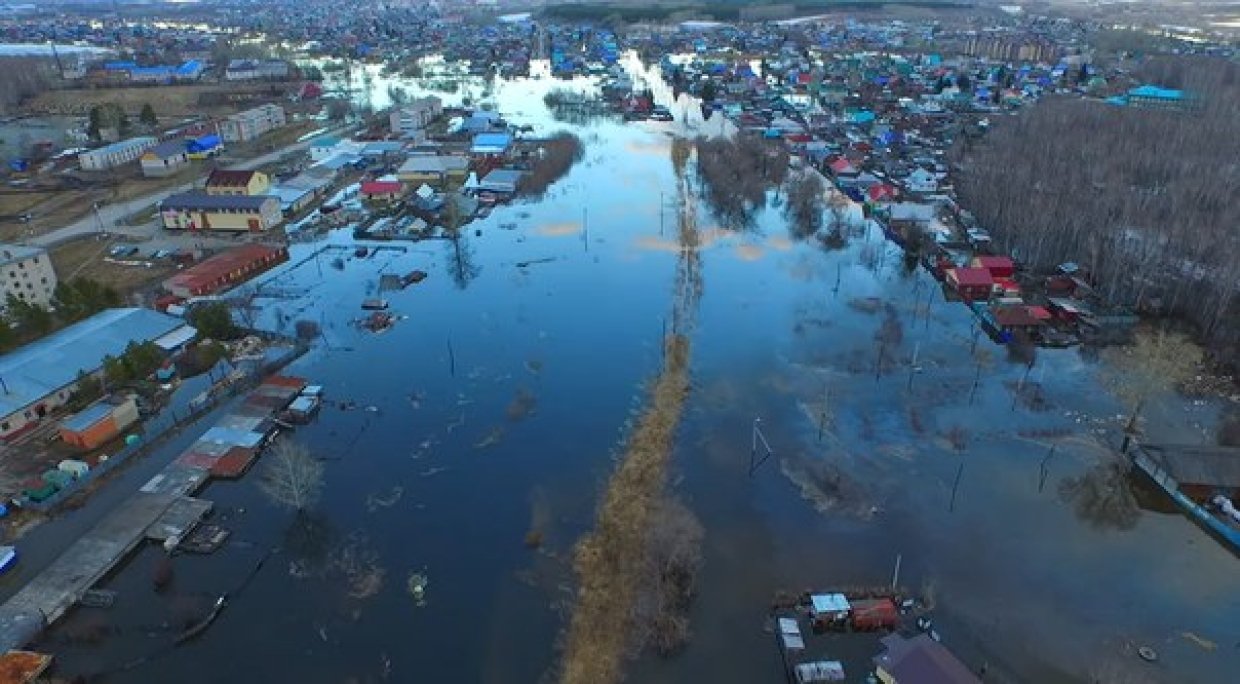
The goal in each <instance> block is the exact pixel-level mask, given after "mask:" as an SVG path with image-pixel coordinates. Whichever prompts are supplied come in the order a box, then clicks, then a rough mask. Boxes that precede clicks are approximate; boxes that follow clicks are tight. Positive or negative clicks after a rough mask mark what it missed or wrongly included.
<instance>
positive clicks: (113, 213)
mask: <svg viewBox="0 0 1240 684" xmlns="http://www.w3.org/2000/svg"><path fill="white" fill-rule="evenodd" d="M347 128H348V126H340V127H336V128H333V129H331V130H327V131H324V132H323V135H331V134H333V133H339V132H341V131H343V130H346V129H347ZM316 137H317V136H316ZM313 140H314V139H310V140H303V141H301V142H296V143H293V144H292V145H288V146H286V147H282V148H280V149H278V150H275V151H273V152H269V153H267V154H264V155H260V156H258V157H253V158H251V159H247V160H245V161H242V162H238V163H236V164H230V165H228V166H225V167H224V168H225V169H228V170H241V171H246V170H249V169H253V168H256V167H259V166H262V165H264V164H269V163H271V162H273V161H277V160H279V159H280V158H282V157H283V156H285V155H287V154H292V153H294V152H300V151H302V150H305V149H308V148H309V147H310V144H311V143H312V142H313ZM204 180H205V179H203V178H197V179H194V180H192V181H189V182H187V183H184V184H182V185H178V186H176V187H173V188H165V189H163V190H160V191H158V192H153V193H151V194H149V195H143V196H142V197H137V198H135V199H131V200H128V201H125V202H117V203H115V204H106V205H104V206H101V207H99V209H98V210H97V212H91V213H89V214H87V215H86V216H83V217H82V218H80V219H78V220H77V221H74V222H73V223H70V224H68V225H66V226H63V227H61V228H57V229H56V230H53V231H51V232H48V233H44V234H42V235H35V236H33V237H30V238H27V239H26V241H25V242H26V244H30V245H37V246H40V247H51V246H53V245H58V244H60V243H62V242H67V241H69V240H72V239H74V238H77V237H81V236H83V235H91V234H95V233H98V232H100V230H99V228H100V223H102V224H103V228H104V230H106V231H108V232H113V233H126V232H127V231H126V230H124V228H123V227H119V223H120V222H122V221H123V220H124V219H126V218H127V217H129V216H131V215H133V214H135V213H137V212H138V211H141V210H142V209H145V208H147V207H149V206H151V205H153V204H155V203H157V202H160V201H162V200H163V199H164V198H165V197H168V196H169V195H174V194H176V193H178V192H185V191H187V190H192V189H194V188H196V187H201V186H202V183H203V181H204ZM96 214H98V216H96ZM136 232H138V233H143V232H144V233H146V234H148V236H149V233H150V231H149V230H147V231H142V230H141V229H138V230H137V231H136Z"/></svg>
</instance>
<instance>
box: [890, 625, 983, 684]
mask: <svg viewBox="0 0 1240 684" xmlns="http://www.w3.org/2000/svg"><path fill="white" fill-rule="evenodd" d="M882 643H883V646H884V649H885V650H884V651H883V653H882V654H880V655H878V656H876V657H875V658H874V665H875V674H877V675H878V680H879V681H880V682H882V683H883V684H982V680H980V679H978V678H977V676H976V675H974V674H973V673H972V672H970V671H969V668H967V667H965V666H964V664H963V663H961V662H960V661H959V660H958V659H957V658H956V656H954V655H952V653H951V651H949V650H947V648H946V647H945V646H943V644H941V643H939V642H937V641H935V640H934V639H932V638H930V635H928V634H918V635H917V636H915V637H912V638H911V639H910V638H907V637H904V636H901V635H900V634H890V635H888V636H886V637H883V640H882Z"/></svg>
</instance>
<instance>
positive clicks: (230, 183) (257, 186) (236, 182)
mask: <svg viewBox="0 0 1240 684" xmlns="http://www.w3.org/2000/svg"><path fill="white" fill-rule="evenodd" d="M270 187H271V179H270V178H268V177H267V174H265V173H263V172H262V171H224V170H223V169H216V170H215V171H212V172H211V175H210V176H207V194H208V195H217V196H218V195H264V194H266V193H267V190H268V188H270Z"/></svg>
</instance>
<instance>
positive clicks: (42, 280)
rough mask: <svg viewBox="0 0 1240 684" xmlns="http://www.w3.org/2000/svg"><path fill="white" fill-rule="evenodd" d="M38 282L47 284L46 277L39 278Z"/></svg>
mask: <svg viewBox="0 0 1240 684" xmlns="http://www.w3.org/2000/svg"><path fill="white" fill-rule="evenodd" d="M39 282H40V283H43V284H44V285H46V284H47V277H43V278H39Z"/></svg>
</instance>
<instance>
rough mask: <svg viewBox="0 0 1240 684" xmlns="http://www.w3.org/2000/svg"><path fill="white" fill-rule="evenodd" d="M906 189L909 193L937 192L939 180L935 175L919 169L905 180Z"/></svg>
mask: <svg viewBox="0 0 1240 684" xmlns="http://www.w3.org/2000/svg"><path fill="white" fill-rule="evenodd" d="M904 187H905V189H906V190H908V191H909V192H920V193H929V192H935V191H936V190H938V189H939V179H938V178H937V177H935V175H934V174H933V173H930V172H929V171H927V170H925V169H922V168H918V169H917V170H916V171H914V172H912V173H910V174H909V175H908V178H905V179H904Z"/></svg>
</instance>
